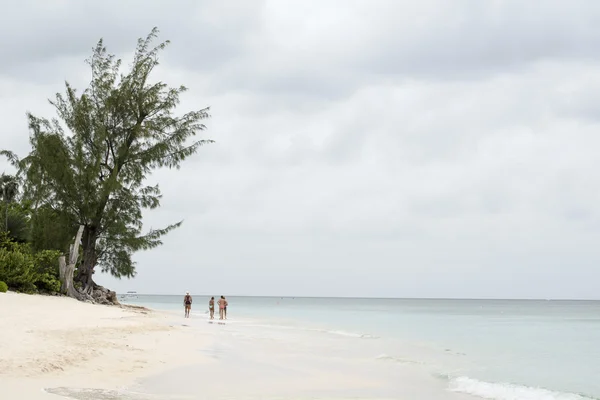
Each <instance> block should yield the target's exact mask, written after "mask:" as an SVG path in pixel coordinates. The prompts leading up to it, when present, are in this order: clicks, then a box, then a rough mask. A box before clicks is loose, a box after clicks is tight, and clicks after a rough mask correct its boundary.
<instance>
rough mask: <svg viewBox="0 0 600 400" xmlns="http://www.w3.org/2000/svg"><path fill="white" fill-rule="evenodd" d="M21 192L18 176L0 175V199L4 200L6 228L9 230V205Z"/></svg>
mask: <svg viewBox="0 0 600 400" xmlns="http://www.w3.org/2000/svg"><path fill="white" fill-rule="evenodd" d="M18 194H19V184H18V181H17V178H16V177H15V176H12V175H6V174H4V173H3V174H2V175H0V199H2V201H3V202H4V230H5V231H7V232H8V206H9V205H10V203H12V202H13V201H15V199H16V198H17V195H18Z"/></svg>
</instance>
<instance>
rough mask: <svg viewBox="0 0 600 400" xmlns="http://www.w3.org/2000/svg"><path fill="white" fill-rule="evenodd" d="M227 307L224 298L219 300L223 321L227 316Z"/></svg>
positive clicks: (220, 314)
mask: <svg viewBox="0 0 600 400" xmlns="http://www.w3.org/2000/svg"><path fill="white" fill-rule="evenodd" d="M225 307H227V301H226V300H225V297H224V296H221V299H220V300H219V319H223V317H224V316H225Z"/></svg>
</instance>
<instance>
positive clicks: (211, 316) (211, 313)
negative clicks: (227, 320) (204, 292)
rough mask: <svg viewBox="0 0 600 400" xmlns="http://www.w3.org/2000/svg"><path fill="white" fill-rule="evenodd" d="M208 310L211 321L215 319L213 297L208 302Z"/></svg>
mask: <svg viewBox="0 0 600 400" xmlns="http://www.w3.org/2000/svg"><path fill="white" fill-rule="evenodd" d="M208 310H209V311H210V319H215V298H214V297H211V298H210V301H209V302H208Z"/></svg>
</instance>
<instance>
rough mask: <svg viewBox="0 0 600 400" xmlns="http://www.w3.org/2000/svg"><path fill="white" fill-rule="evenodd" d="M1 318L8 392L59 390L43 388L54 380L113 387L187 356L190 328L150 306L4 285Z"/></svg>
mask: <svg viewBox="0 0 600 400" xmlns="http://www.w3.org/2000/svg"><path fill="white" fill-rule="evenodd" d="M0 325H1V326H0V387H1V388H2V398H6V399H46V398H49V399H50V398H57V397H56V396H54V395H50V394H47V393H45V392H44V391H43V389H44V388H53V387H54V388H55V387H72V388H102V389H118V388H122V387H124V386H127V385H129V384H131V383H132V382H133V381H134V380H135V379H136V378H139V377H142V376H144V375H147V374H151V373H155V372H160V371H161V370H166V369H168V368H172V367H176V366H180V365H184V364H185V363H186V362H190V361H192V357H191V356H190V354H189V353H188V352H187V351H186V346H185V344H186V343H189V341H190V335H191V331H190V330H189V329H185V327H183V326H181V324H180V325H179V326H170V321H169V316H168V315H165V314H160V313H156V312H150V313H148V312H145V311H143V310H134V309H121V308H117V307H108V306H98V305H92V304H86V303H81V302H78V301H76V300H73V299H70V298H65V297H48V296H29V295H22V294H15V293H10V292H9V293H0ZM199 340H202V338H201V337H198V336H197V335H196V337H194V341H196V342H197V341H199ZM195 361H197V360H195Z"/></svg>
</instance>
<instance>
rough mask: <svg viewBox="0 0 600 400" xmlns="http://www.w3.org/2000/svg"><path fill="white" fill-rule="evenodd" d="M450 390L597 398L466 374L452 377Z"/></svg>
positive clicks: (527, 397)
mask: <svg viewBox="0 0 600 400" xmlns="http://www.w3.org/2000/svg"><path fill="white" fill-rule="evenodd" d="M449 390H450V391H452V392H460V393H466V394H470V395H474V396H478V397H481V398H484V399H489V400H597V399H594V398H593V397H586V396H583V395H579V394H575V393H561V392H553V391H551V390H547V389H542V388H534V387H528V386H520V385H513V384H509V383H490V382H482V381H478V380H477V379H472V378H469V377H465V376H461V377H459V378H454V379H452V380H451V381H450V388H449Z"/></svg>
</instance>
